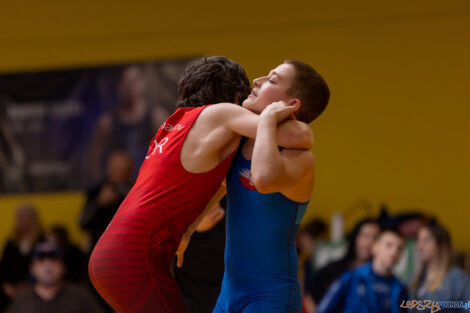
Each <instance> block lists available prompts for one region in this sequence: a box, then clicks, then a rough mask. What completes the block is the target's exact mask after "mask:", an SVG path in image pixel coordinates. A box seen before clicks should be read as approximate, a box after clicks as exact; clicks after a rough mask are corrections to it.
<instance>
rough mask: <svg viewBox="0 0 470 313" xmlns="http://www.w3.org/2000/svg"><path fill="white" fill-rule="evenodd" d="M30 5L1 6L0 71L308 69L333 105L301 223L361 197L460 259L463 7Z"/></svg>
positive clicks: (469, 156)
mask: <svg viewBox="0 0 470 313" xmlns="http://www.w3.org/2000/svg"><path fill="white" fill-rule="evenodd" d="M29 2H30V3H26V2H25V1H14V0H3V1H1V2H0V71H3V72H8V71H17V70H22V69H33V68H57V67H67V66H79V65H89V64H102V63H113V62H121V61H129V60H142V59H149V58H150V59H153V58H173V57H175V56H187V55H200V54H207V55H218V54H221V55H225V56H227V57H229V58H232V59H234V60H236V61H238V62H240V63H241V64H242V65H243V66H244V67H245V68H246V70H247V73H248V75H249V76H250V77H251V78H254V77H256V76H258V75H262V74H264V73H266V72H268V70H270V69H272V68H273V67H275V66H276V65H277V64H279V63H280V62H282V60H284V59H287V58H295V59H300V60H304V61H306V62H308V63H310V64H312V65H314V66H315V67H316V68H317V69H318V70H319V71H320V72H321V73H323V74H324V76H325V78H326V79H327V80H328V82H329V84H330V85H331V88H332V99H331V104H330V107H329V108H328V109H327V111H326V112H325V114H324V115H323V116H322V117H321V118H320V119H319V120H318V121H316V122H314V123H313V128H314V130H315V133H316V146H315V148H314V152H315V155H316V158H317V173H318V175H317V186H316V189H315V191H314V193H313V198H312V202H311V205H310V209H309V212H308V213H307V214H308V216H307V217H309V216H313V215H321V216H325V217H328V216H329V215H330V214H331V212H332V211H333V210H346V209H347V208H348V207H350V206H351V205H352V204H353V203H355V202H356V201H358V200H360V199H367V200H369V201H371V203H372V204H373V205H374V206H377V205H378V204H379V203H381V202H382V201H384V202H386V203H388V204H389V205H390V206H391V208H392V209H393V210H394V211H397V210H400V209H401V208H405V207H421V208H424V209H426V210H427V211H428V212H429V213H431V214H434V215H437V216H438V217H439V218H440V219H441V220H442V221H443V222H444V223H445V224H446V225H447V226H449V227H450V228H451V230H452V234H453V236H454V239H455V243H456V245H457V246H458V247H460V248H465V249H467V250H470V242H469V241H468V240H466V239H467V238H468V237H469V231H468V226H467V223H468V220H469V218H470V213H469V210H470V207H469V204H468V203H469V201H468V180H469V178H470V165H469V164H470V162H469V161H468V160H470V142H469V139H468V138H469V133H470V132H469V130H470V126H469V125H470V124H469V122H470V101H469V100H468V86H469V83H470V79H469V76H468V72H469V70H470V33H469V31H470V2H469V1H467V0H426V1H424V0H417V1H405V0H396V1H374V0H358V1H346V0H330V1H318V0H313V1H308V2H307V1H305V2H304V1H289V2H286V1H282V2H275V1H270V2H259V1H245V0H243V1H236V3H237V4H236V5H235V2H232V3H230V2H223V1H192V2H189V1H188V2H187V3H184V2H181V1H172V2H170V3H165V4H162V3H159V2H157V1H110V0H104V1H91V0H83V1H78V2H77V1H76V2H69V1H59V0H53V1H52V0H51V1H37V2H33V1H29ZM75 204H78V200H77V202H75ZM70 207H72V204H70ZM2 208H3V206H2ZM44 210H46V209H45V208H44ZM76 210H77V208H74V209H73V210H71V211H70V212H71V213H70V216H68V218H69V219H70V220H72V219H75V214H76V212H77V211H76ZM6 212H7V213H5V215H8V214H9V213H8V209H7V210H6ZM57 212H58V211H54V213H52V212H50V213H49V217H47V219H49V218H52V216H53V215H54V214H57ZM44 213H46V212H44ZM61 213H62V212H61ZM45 219H46V217H45ZM4 223H5V222H4V219H3V214H2V224H4ZM1 227H2V229H3V227H4V225H1ZM2 231H3V230H2Z"/></svg>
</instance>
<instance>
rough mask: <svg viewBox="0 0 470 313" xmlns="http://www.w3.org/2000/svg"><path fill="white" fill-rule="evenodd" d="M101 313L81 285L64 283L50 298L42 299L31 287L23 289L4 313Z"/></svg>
mask: <svg viewBox="0 0 470 313" xmlns="http://www.w3.org/2000/svg"><path fill="white" fill-rule="evenodd" d="M52 312H67V313H103V311H102V309H101V308H100V307H99V305H98V304H97V302H96V301H95V299H94V298H93V297H92V296H91V295H90V294H89V293H88V291H87V290H86V289H84V288H83V287H80V286H77V285H72V284H65V285H64V286H63V288H62V289H61V290H60V291H59V293H58V294H57V295H56V296H55V297H54V298H53V299H52V300H43V299H42V298H41V297H40V296H39V295H38V294H37V293H36V292H35V291H34V289H33V288H31V289H28V290H27V291H24V292H23V293H21V294H20V295H18V297H17V298H16V299H15V300H14V301H13V302H12V303H11V305H10V306H9V307H8V308H7V310H6V312H5V313H52Z"/></svg>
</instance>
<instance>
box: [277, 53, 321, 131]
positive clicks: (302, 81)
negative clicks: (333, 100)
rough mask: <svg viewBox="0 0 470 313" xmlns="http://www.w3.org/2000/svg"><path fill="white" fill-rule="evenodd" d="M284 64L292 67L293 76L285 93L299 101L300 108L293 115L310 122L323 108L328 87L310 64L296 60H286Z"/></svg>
mask: <svg viewBox="0 0 470 313" xmlns="http://www.w3.org/2000/svg"><path fill="white" fill-rule="evenodd" d="M284 63H285V64H290V65H292V66H293V67H294V71H295V76H294V81H293V82H292V86H291V87H290V88H289V89H288V90H287V95H288V96H292V97H295V98H298V99H299V100H300V101H301V106H300V110H299V111H298V112H297V113H296V114H295V117H296V118H297V119H298V120H299V121H302V122H305V123H310V122H312V121H313V120H315V119H316V118H317V117H318V116H320V114H321V113H322V112H323V111H324V110H325V108H326V105H327V104H328V101H329V100H330V88H329V87H328V84H327V83H326V81H325V80H324V79H323V77H322V76H321V75H320V74H318V73H317V72H316V71H315V70H314V69H313V68H312V67H311V66H310V65H308V64H306V63H303V62H300V61H296V60H286V61H284Z"/></svg>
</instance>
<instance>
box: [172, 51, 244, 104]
mask: <svg viewBox="0 0 470 313" xmlns="http://www.w3.org/2000/svg"><path fill="white" fill-rule="evenodd" d="M250 91H251V87H250V82H249V80H248V77H247V76H246V73H245V70H244V69H243V68H242V67H241V66H240V65H239V64H238V63H236V62H233V61H231V60H229V59H227V58H226V57H223V56H213V57H203V58H199V59H196V60H194V61H192V62H191V63H189V64H188V66H186V68H185V69H184V71H183V74H182V75H181V78H180V80H179V82H178V104H177V105H178V107H198V106H203V105H206V104H214V103H219V102H235V101H236V100H238V103H242V102H243V100H245V99H246V98H247V97H248V95H249V94H250Z"/></svg>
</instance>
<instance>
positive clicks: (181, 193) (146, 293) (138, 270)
mask: <svg viewBox="0 0 470 313" xmlns="http://www.w3.org/2000/svg"><path fill="white" fill-rule="evenodd" d="M206 107H207V106H202V107H184V108H179V109H177V110H176V112H175V113H174V114H173V115H172V116H170V117H169V118H168V120H167V121H166V122H165V123H163V125H162V126H161V127H160V129H159V130H158V132H157V134H156V135H155V138H154V139H153V140H152V143H151V145H150V148H149V152H148V154H147V157H146V160H145V161H144V163H143V165H142V167H141V169H140V172H139V177H138V178H137V182H136V183H135V185H134V187H133V188H132V190H131V191H130V193H129V195H128V196H127V198H126V199H125V200H124V202H123V203H122V204H121V206H120V208H119V210H118V211H117V213H116V215H115V216H114V218H113V220H112V221H111V223H110V224H109V226H108V228H107V229H106V231H105V233H104V234H103V235H102V237H101V238H100V240H99V241H98V243H97V245H96V247H95V249H94V250H93V253H92V255H91V258H90V263H89V272H90V277H91V280H92V283H93V285H94V286H95V288H96V289H97V290H98V292H99V293H100V295H101V296H102V297H103V298H104V299H105V300H106V301H107V302H108V303H109V304H110V305H111V306H112V307H113V308H114V309H115V310H116V312H118V313H137V312H139V313H149V312H171V313H180V312H186V309H185V306H184V302H183V299H182V297H181V294H180V291H179V288H178V286H177V283H176V281H175V280H174V279H173V277H172V276H171V274H170V270H169V268H170V264H171V261H172V259H173V257H174V256H175V252H176V250H177V248H178V245H179V242H180V240H181V236H182V235H183V233H184V232H185V231H186V230H187V229H188V227H189V225H190V224H191V223H192V222H193V221H194V220H195V219H196V218H197V217H198V216H199V214H201V212H202V211H203V210H204V208H205V206H206V205H207V203H208V202H209V201H210V199H211V197H212V196H213V195H214V193H215V192H216V191H217V189H218V187H219V186H220V184H221V182H222V181H223V179H224V177H225V175H226V174H227V171H228V169H229V167H230V165H231V161H232V158H233V155H234V154H233V153H232V154H231V155H230V156H229V157H227V158H226V159H225V160H224V161H223V162H222V163H221V164H219V165H218V166H217V167H215V168H214V169H212V170H210V171H208V172H205V173H197V174H195V173H190V172H188V171H186V170H185V169H184V168H183V166H182V164H181V161H180V151H181V148H182V146H183V143H184V140H185V138H186V136H187V135H188V133H189V131H190V129H191V127H192V125H193V123H194V122H195V120H196V118H197V117H198V116H199V114H200V113H201V112H202V111H203V110H204V109H205V108H206Z"/></svg>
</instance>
